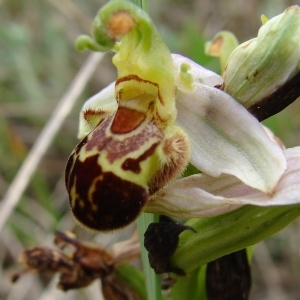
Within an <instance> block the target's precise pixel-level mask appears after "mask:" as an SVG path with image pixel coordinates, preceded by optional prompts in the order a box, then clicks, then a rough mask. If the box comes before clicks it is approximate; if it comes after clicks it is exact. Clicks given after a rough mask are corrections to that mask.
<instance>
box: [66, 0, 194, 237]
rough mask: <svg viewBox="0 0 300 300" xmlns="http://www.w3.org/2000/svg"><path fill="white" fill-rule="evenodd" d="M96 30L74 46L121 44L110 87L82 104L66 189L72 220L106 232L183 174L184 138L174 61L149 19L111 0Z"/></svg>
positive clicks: (125, 221)
mask: <svg viewBox="0 0 300 300" xmlns="http://www.w3.org/2000/svg"><path fill="white" fill-rule="evenodd" d="M93 32H94V37H93V38H86V37H83V38H80V39H79V41H78V43H77V45H79V48H84V47H86V48H89V49H92V50H94V49H96V48H97V47H98V48H97V49H98V50H100V51H101V50H102V49H106V50H108V49H112V48H114V47H115V45H116V42H117V41H118V40H120V43H119V44H118V49H119V50H118V52H117V53H116V54H115V56H114V57H113V63H114V64H115V66H116V67H117V69H118V78H117V80H116V82H115V86H114V88H113V85H110V86H109V87H107V88H106V89H104V90H103V91H102V92H101V93H99V94H98V95H96V96H94V97H92V98H91V99H90V100H89V101H87V102H86V105H85V107H84V110H83V112H82V114H81V117H80V121H81V124H80V132H79V136H80V137H83V140H82V141H81V142H80V143H79V144H78V145H77V146H76V148H75V149H74V151H73V152H72V154H71V156H70V158H69V160H68V163H67V167H66V186H67V190H68V192H69V198H70V205H71V209H72V212H73V214H74V216H75V218H76V219H77V220H78V221H79V222H80V223H81V224H83V225H84V226H86V227H88V228H90V229H92V230H98V231H109V230H113V229H118V228H121V227H124V226H126V225H128V224H130V223H131V222H133V221H134V220H135V219H136V218H137V216H138V215H139V214H140V213H141V211H142V210H143V209H144V207H145V205H146V204H147V202H148V201H149V199H150V197H151V196H152V195H154V194H155V193H156V192H157V191H158V190H159V189H161V188H162V187H163V186H164V185H166V183H168V182H169V181H170V180H171V179H173V178H175V177H176V176H178V175H179V174H180V173H181V172H182V171H183V169H184V168H185V166H186V165H187V162H188V159H189V140H188V137H187V135H186V134H185V133H184V131H183V130H182V129H180V128H179V127H177V126H176V125H175V124H174V120H175V118H176V108H175V91H176V86H175V71H174V70H175V67H174V65H173V60H172V56H171V53H170V52H169V50H168V48H167V46H166V45H165V43H164V42H163V40H162V39H161V37H160V36H159V35H158V33H157V32H156V30H155V27H154V25H153V24H152V22H151V20H150V19H149V17H148V15H147V14H146V13H145V12H143V11H142V10H140V9H139V8H138V7H136V6H135V5H133V4H131V3H129V2H128V1H121V0H116V1H111V2H109V3H108V4H107V5H106V6H104V7H103V8H102V9H101V10H100V11H99V13H98V15H97V17H96V19H95V22H94V31H93ZM91 45H92V46H91ZM97 49H96V50H97ZM113 89H114V96H112V92H113ZM113 98H114V99H113Z"/></svg>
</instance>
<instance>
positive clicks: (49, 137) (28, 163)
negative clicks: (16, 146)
mask: <svg viewBox="0 0 300 300" xmlns="http://www.w3.org/2000/svg"><path fill="white" fill-rule="evenodd" d="M102 57H103V54H102V53H92V54H90V55H89V57H88V59H87V60H86V62H85V63H84V65H83V66H82V67H81V69H80V70H79V72H78V73H77V75H76V77H75V78H74V80H73V82H72V83H71V85H70V87H69V89H68V90H67V92H66V93H65V94H64V96H63V97H62V98H61V100H60V101H59V103H58V104H57V106H56V108H55V110H54V111H53V113H52V116H51V117H50V119H49V120H48V122H47V124H46V125H45V127H44V128H43V130H42V132H41V133H40V135H39V137H38V138H37V140H36V142H35V144H34V145H33V147H32V149H31V150H30V152H29V153H28V155H27V157H26V159H25V161H24V162H23V164H22V166H21V168H20V169H19V171H18V173H17V175H16V176H15V178H14V180H13V182H12V183H11V185H10V186H9V188H8V190H7V191H6V194H5V195H4V198H3V199H2V201H1V207H0V233H1V231H2V229H3V227H4V226H5V224H6V222H7V220H8V218H9V216H10V215H11V213H12V212H13V210H14V208H15V206H16V205H17V204H18V202H19V200H20V197H21V195H22V193H23V192H24V190H25V189H26V187H27V185H28V183H29V181H30V179H31V177H32V175H33V174H34V172H35V170H36V168H37V166H38V164H39V162H40V160H41V158H42V157H43V155H44V154H45V152H46V151H47V149H48V148H49V146H50V144H51V143H52V141H53V139H54V137H55V135H56V134H57V132H58V131H59V129H60V128H61V126H62V124H63V122H64V120H65V118H66V117H67V115H68V114H69V113H70V111H71V109H72V108H73V106H74V104H75V102H76V100H77V99H78V97H79V95H80V94H81V92H82V91H83V89H84V88H85V86H86V84H87V82H88V81H89V79H90V78H91V76H92V74H93V72H94V71H95V70H96V68H97V65H98V63H99V62H100V61H101V59H102Z"/></svg>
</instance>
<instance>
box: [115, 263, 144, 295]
mask: <svg viewBox="0 0 300 300" xmlns="http://www.w3.org/2000/svg"><path fill="white" fill-rule="evenodd" d="M115 272H116V276H117V278H118V279H119V280H121V281H123V282H125V283H126V284H127V285H128V286H130V287H131V288H132V289H133V290H134V291H135V292H136V293H137V294H138V296H139V298H140V300H147V294H146V289H145V276H144V274H143V273H142V272H141V271H140V270H138V269H137V268H135V267H134V266H133V265H131V264H122V265H120V266H118V267H117V268H116V270H115Z"/></svg>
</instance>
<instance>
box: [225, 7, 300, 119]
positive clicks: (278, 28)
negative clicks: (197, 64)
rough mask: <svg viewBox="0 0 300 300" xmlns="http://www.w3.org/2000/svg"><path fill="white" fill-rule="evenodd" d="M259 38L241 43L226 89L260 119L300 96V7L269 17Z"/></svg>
mask: <svg viewBox="0 0 300 300" xmlns="http://www.w3.org/2000/svg"><path fill="white" fill-rule="evenodd" d="M264 22H265V23H264V25H263V26H262V27H261V28H260V30H259V32H258V36H257V38H254V39H252V40H249V41H247V42H245V43H243V44H241V45H239V46H238V47H237V48H236V49H235V50H234V51H233V52H232V54H231V55H230V57H229V59H228V62H227V66H226V69H225V72H224V76H223V77H224V86H223V88H224V91H225V92H226V93H228V94H230V95H231V96H233V97H234V98H235V99H236V100H237V101H239V102H240V103H241V104H243V105H244V106H245V107H246V108H247V109H248V110H249V111H250V112H251V113H252V114H253V115H254V116H256V117H257V118H258V119H259V120H260V121H261V120H264V119H265V118H267V117H269V116H272V115H273V114H276V113H278V112H279V111H281V110H282V109H284V108H285V107H286V106H287V105H289V104H290V103H292V102H293V101H294V100H296V99H297V97H299V96H300V85H299V80H300V75H299V73H300V72H299V65H300V8H299V6H291V7H289V8H287V9H286V10H285V11H284V12H283V13H282V14H280V15H278V16H276V17H274V18H272V19H270V20H266V18H264Z"/></svg>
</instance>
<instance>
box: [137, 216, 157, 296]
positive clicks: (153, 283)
mask: <svg viewBox="0 0 300 300" xmlns="http://www.w3.org/2000/svg"><path fill="white" fill-rule="evenodd" d="M157 221H158V216H157V215H154V214H146V213H143V214H142V215H141V216H140V217H139V218H138V221H137V222H138V229H139V237H140V244H141V256H142V263H143V271H144V275H145V278H146V287H147V295H148V297H147V299H148V300H161V299H162V296H161V282H160V276H159V275H156V274H155V273H154V271H153V269H152V268H151V267H150V264H149V259H148V252H147V250H146V249H145V247H144V233H145V231H146V229H147V228H148V226H149V224H150V223H153V222H157Z"/></svg>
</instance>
